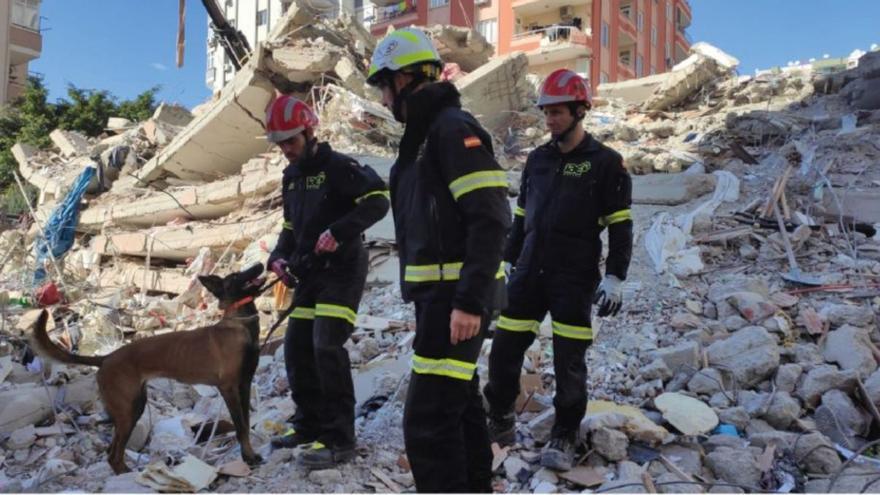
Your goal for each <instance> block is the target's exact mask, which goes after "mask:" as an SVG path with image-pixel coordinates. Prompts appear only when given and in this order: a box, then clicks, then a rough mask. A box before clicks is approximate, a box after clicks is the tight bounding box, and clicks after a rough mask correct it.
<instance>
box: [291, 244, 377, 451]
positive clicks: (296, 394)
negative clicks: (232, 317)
mask: <svg viewBox="0 0 880 495" xmlns="http://www.w3.org/2000/svg"><path fill="white" fill-rule="evenodd" d="M366 277H367V253H366V250H361V251H360V252H359V254H358V256H357V258H356V259H355V260H354V261H353V262H352V263H351V264H350V265H349V266H341V267H336V266H330V267H329V268H325V269H321V270H319V271H317V272H316V273H314V274H312V275H310V276H308V277H307V278H306V280H304V281H303V282H302V283H301V284H300V286H299V287H298V288H297V290H296V291H295V292H294V303H293V304H294V310H293V312H292V313H291V315H290V321H289V322H288V325H287V333H286V334H285V336H284V360H285V365H286V367H287V380H288V382H289V383H290V392H291V396H292V397H293V401H294V403H296V415H295V416H294V418H293V423H294V429H295V430H296V431H297V432H301V433H302V434H303V435H306V436H308V437H315V438H316V439H317V440H318V441H319V442H321V443H323V444H324V445H326V446H328V447H331V448H332V447H350V446H353V445H354V444H355V435H354V406H355V398H354V384H353V383H352V378H351V361H350V360H349V358H348V351H346V350H345V348H344V347H343V345H344V344H345V342H346V341H347V340H348V339H349V337H351V333H352V331H353V330H354V323H355V319H356V317H357V309H358V305H359V304H360V300H361V295H362V293H363V291H364V283H365V281H366Z"/></svg>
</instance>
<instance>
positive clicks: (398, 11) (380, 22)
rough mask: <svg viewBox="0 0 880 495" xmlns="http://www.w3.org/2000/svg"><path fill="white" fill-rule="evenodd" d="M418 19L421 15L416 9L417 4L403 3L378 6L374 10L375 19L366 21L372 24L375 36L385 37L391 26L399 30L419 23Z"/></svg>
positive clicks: (371, 27) (371, 28)
mask: <svg viewBox="0 0 880 495" xmlns="http://www.w3.org/2000/svg"><path fill="white" fill-rule="evenodd" d="M376 5H378V4H376ZM418 19H419V13H418V10H417V9H416V6H415V2H412V1H403V2H395V3H393V4H392V5H390V6H386V7H379V6H377V7H376V8H375V9H374V15H373V18H372V19H367V18H365V19H364V20H365V21H369V22H371V25H370V30H371V31H372V32H373V34H374V35H384V34H385V29H386V28H387V27H388V25H389V24H390V25H393V26H394V27H395V28H398V27H402V26H407V25H410V24H413V23H415V22H417V21H418Z"/></svg>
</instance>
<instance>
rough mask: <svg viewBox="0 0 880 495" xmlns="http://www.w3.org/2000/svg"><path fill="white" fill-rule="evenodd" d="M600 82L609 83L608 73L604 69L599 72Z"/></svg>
mask: <svg viewBox="0 0 880 495" xmlns="http://www.w3.org/2000/svg"><path fill="white" fill-rule="evenodd" d="M599 82H600V83H607V82H608V74H606V73H605V72H604V71H603V72H600V73H599Z"/></svg>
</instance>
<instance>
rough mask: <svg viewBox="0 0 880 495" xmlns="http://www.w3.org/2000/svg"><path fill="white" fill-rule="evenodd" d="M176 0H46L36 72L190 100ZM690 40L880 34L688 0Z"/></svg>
mask: <svg viewBox="0 0 880 495" xmlns="http://www.w3.org/2000/svg"><path fill="white" fill-rule="evenodd" d="M177 3H178V2H177V0H43V6H42V15H43V16H44V19H43V25H42V28H43V30H44V31H43V53H42V56H41V58H39V59H38V60H36V61H35V62H33V63H32V64H31V66H30V69H31V70H32V71H34V72H39V73H42V74H43V75H44V77H45V80H46V83H47V85H48V87H49V90H50V95H51V96H50V98H51V99H55V98H58V97H63V96H65V91H66V88H67V85H68V83H73V84H75V85H76V86H78V87H82V88H89V89H107V90H109V91H111V92H112V93H113V94H115V95H116V96H119V97H121V98H131V97H133V96H135V95H137V94H138V93H140V92H141V91H143V90H145V89H147V88H149V87H151V86H153V85H156V84H159V85H161V86H162V91H161V93H160V98H161V99H163V100H166V101H172V102H178V103H182V104H184V105H186V106H189V107H192V106H195V105H197V104H198V103H200V102H202V101H204V100H205V99H206V98H208V96H209V95H210V92H209V90H208V88H207V87H206V86H205V69H206V65H205V56H206V54H205V38H206V36H207V21H206V14H205V10H204V8H203V7H202V2H201V1H200V0H187V18H186V24H187V26H186V40H187V43H186V56H185V64H184V67H183V68H182V69H177V68H176V67H175V63H174V61H175V52H176V36H177ZM691 5H692V8H693V11H694V21H693V24H692V25H691V27H690V28H689V30H688V31H689V32H690V34H691V36H692V38H693V39H694V41H701V40H702V41H708V42H710V43H712V44H714V45H716V46H718V47H719V48H721V49H723V50H725V51H727V52H728V53H730V54H731V55H733V56H735V57H737V58H739V59H740V61H741V62H742V64H741V66H740V73H742V74H750V73H753V72H754V70H755V69H756V68H761V69H764V68H769V67H772V66H776V65H785V63H786V62H788V61H789V60H798V59H801V60H806V59H808V58H811V57H815V58H820V57H822V55H823V54H826V53H827V54H829V55H831V56H832V57H840V56H845V55H848V54H849V53H850V52H851V51H852V50H853V49H855V48H861V49H863V50H866V49H868V47H869V46H870V45H871V43H878V44H880V28H878V27H877V26H878V24H877V20H878V19H880V0H691Z"/></svg>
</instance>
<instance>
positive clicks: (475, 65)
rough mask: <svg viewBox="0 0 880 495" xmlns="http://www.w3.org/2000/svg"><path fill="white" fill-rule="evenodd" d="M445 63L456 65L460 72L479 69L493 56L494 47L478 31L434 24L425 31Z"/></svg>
mask: <svg viewBox="0 0 880 495" xmlns="http://www.w3.org/2000/svg"><path fill="white" fill-rule="evenodd" d="M425 31H426V32H427V33H428V36H430V37H431V40H432V41H433V42H434V46H435V47H436V48H437V51H438V52H439V53H440V58H442V59H443V61H444V62H446V63H454V64H458V66H459V67H460V68H461V70H463V71H465V72H472V71H475V70H477V69H479V68H480V67H481V66H483V65H484V64H486V63H487V62H488V61H489V58H490V57H492V55H494V54H495V47H494V46H493V45H492V44H491V43H489V42H488V41H486V38H484V37H483V35H482V34H480V33H479V32H478V31H476V30H474V29H471V28H468V27H461V26H453V25H448V24H435V25H433V26H430V27H428V28H427V29H425Z"/></svg>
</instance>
